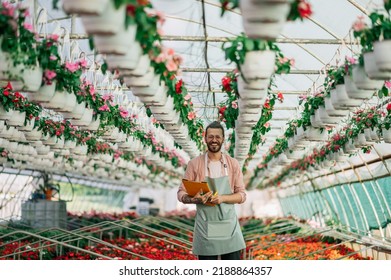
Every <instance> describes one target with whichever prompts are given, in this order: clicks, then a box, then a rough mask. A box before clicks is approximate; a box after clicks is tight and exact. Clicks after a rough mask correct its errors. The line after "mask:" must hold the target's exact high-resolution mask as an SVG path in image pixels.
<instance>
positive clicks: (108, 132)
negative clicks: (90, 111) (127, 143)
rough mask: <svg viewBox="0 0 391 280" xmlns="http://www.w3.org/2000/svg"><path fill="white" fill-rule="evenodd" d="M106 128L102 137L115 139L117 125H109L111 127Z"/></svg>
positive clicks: (117, 133) (117, 132) (117, 131)
mask: <svg viewBox="0 0 391 280" xmlns="http://www.w3.org/2000/svg"><path fill="white" fill-rule="evenodd" d="M106 129H107V130H106V131H105V133H104V134H103V136H102V138H103V139H106V140H112V139H116V138H117V137H118V135H119V129H118V127H114V126H111V127H107V128H106Z"/></svg>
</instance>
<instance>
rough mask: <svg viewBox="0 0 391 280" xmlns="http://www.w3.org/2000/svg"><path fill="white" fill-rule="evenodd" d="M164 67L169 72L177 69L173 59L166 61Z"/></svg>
mask: <svg viewBox="0 0 391 280" xmlns="http://www.w3.org/2000/svg"><path fill="white" fill-rule="evenodd" d="M166 67H167V70H168V71H169V72H175V71H176V70H178V65H177V64H176V63H175V62H174V61H173V60H169V61H167V62H166Z"/></svg>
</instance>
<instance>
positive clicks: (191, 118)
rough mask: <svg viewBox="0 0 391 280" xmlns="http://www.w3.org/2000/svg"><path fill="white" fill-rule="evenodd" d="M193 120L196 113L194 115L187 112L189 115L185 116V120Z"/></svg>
mask: <svg viewBox="0 0 391 280" xmlns="http://www.w3.org/2000/svg"><path fill="white" fill-rule="evenodd" d="M195 118H196V113H195V112H189V113H188V114H187V119H188V120H189V121H191V120H194V119H195Z"/></svg>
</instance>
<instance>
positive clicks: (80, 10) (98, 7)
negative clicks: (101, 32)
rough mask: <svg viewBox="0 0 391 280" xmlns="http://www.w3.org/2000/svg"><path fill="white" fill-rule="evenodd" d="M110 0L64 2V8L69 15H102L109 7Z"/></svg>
mask: <svg viewBox="0 0 391 280" xmlns="http://www.w3.org/2000/svg"><path fill="white" fill-rule="evenodd" d="M109 1H110V0H87V1H85V0H84V1H80V0H63V1H62V2H63V5H62V8H63V10H64V12H66V13H67V14H69V15H70V14H77V15H90V16H91V15H95V16H97V15H100V14H102V13H103V12H104V10H105V9H106V7H107V6H108V4H109Z"/></svg>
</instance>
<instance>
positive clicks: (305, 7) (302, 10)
mask: <svg viewBox="0 0 391 280" xmlns="http://www.w3.org/2000/svg"><path fill="white" fill-rule="evenodd" d="M298 10H299V14H300V17H302V18H306V17H309V16H311V15H312V9H311V4H310V3H308V2H306V1H305V0H301V1H300V3H299V5H298Z"/></svg>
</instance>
